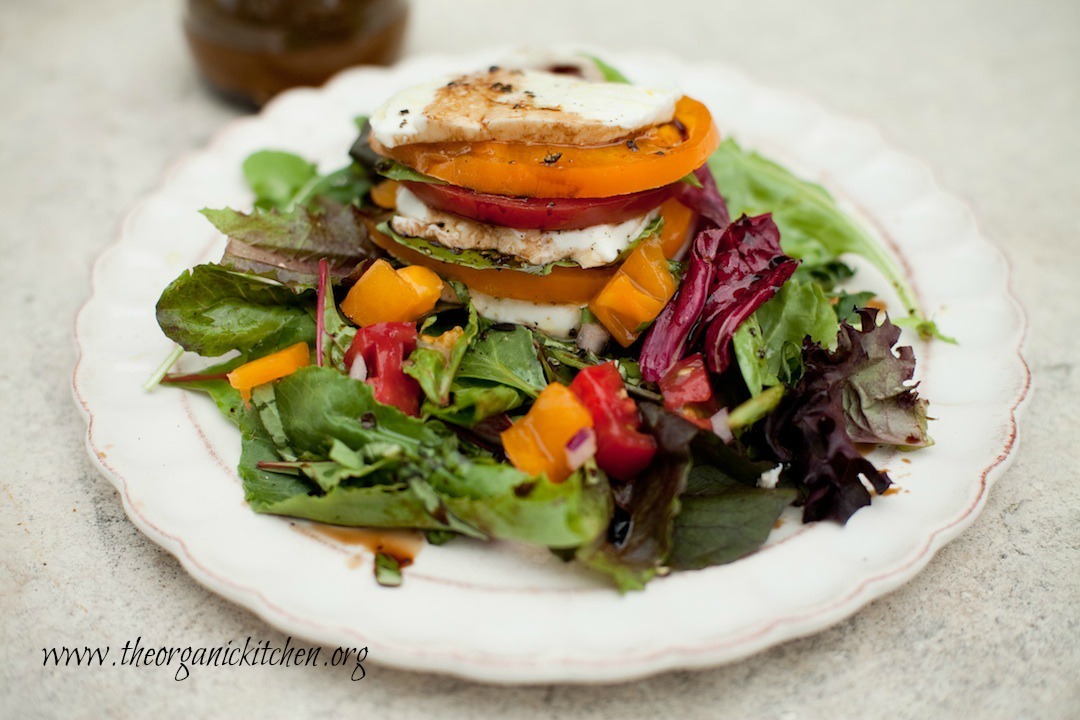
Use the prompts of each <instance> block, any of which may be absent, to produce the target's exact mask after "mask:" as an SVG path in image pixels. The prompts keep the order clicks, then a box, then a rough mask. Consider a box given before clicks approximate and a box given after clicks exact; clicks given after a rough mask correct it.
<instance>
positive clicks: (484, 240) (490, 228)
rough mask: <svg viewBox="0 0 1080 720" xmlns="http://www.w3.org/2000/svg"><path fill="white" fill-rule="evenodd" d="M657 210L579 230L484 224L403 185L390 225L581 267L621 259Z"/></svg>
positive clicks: (455, 243) (461, 244) (469, 246)
mask: <svg viewBox="0 0 1080 720" xmlns="http://www.w3.org/2000/svg"><path fill="white" fill-rule="evenodd" d="M659 214H660V210H659V208H656V209H654V210H652V211H650V212H648V213H645V214H644V215H639V216H637V217H634V218H630V219H629V220H626V221H624V222H621V223H611V224H603V225H593V226H591V227H587V228H581V229H580V230H519V229H517V228H510V227H503V226H502V225H488V224H487V223H481V222H477V221H475V220H469V219H467V218H463V217H461V216H459V215H454V214H452V213H448V212H444V211H442V210H438V209H436V208H433V207H431V206H430V205H428V204H427V203H425V202H424V201H423V200H421V199H420V198H418V197H417V196H416V195H415V194H414V193H412V192H411V191H409V189H408V188H406V187H405V186H404V185H402V186H401V187H399V188H398V191H397V210H396V214H395V215H394V217H393V218H391V220H390V227H391V228H393V230H394V232H396V233H397V234H398V235H405V236H408V237H418V238H423V239H425V240H430V241H432V242H437V243H439V244H440V245H445V246H446V247H449V248H456V249H458V250H494V251H496V252H498V253H501V254H502V255H506V256H508V257H512V258H515V259H517V260H520V261H521V262H524V263H527V264H529V265H547V264H548V263H553V262H558V261H560V260H570V261H572V262H574V263H576V264H578V265H580V266H581V267H583V268H590V267H599V266H601V265H610V264H611V263H613V262H615V261H616V260H618V259H619V256H620V255H622V253H623V252H624V251H626V250H627V249H628V248H629V247H630V246H631V245H632V244H633V242H634V241H635V240H637V239H638V238H639V237H641V234H642V233H643V232H644V231H645V230H646V229H647V228H648V227H649V224H650V223H652V221H653V220H655V219H656V217H657V215H659Z"/></svg>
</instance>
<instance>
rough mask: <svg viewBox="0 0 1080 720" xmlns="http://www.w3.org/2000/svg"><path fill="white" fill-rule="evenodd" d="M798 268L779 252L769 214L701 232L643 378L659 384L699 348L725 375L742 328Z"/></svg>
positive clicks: (656, 329) (650, 340) (649, 344)
mask: <svg viewBox="0 0 1080 720" xmlns="http://www.w3.org/2000/svg"><path fill="white" fill-rule="evenodd" d="M797 265H798V261H796V260H793V259H791V258H789V257H787V256H786V255H784V254H783V251H782V250H781V249H780V232H779V230H777V228H776V224H775V223H773V221H772V218H771V217H770V216H769V215H760V216H758V217H754V218H747V217H742V218H739V219H738V220H736V221H735V222H734V223H732V224H731V225H729V226H727V228H726V229H724V230H720V229H717V228H713V229H707V230H703V231H702V232H700V233H699V234H698V236H697V238H695V240H694V246H693V249H692V251H691V255H690V261H689V264H688V267H687V270H686V274H685V275H684V276H683V282H682V285H681V286H680V288H679V292H678V293H677V294H676V295H675V298H674V299H673V300H672V301H671V302H670V303H668V305H667V307H665V308H664V310H663V311H662V312H661V313H660V316H659V317H658V318H657V319H656V322H655V323H654V324H653V326H652V328H651V329H650V331H649V334H648V336H646V338H645V343H644V346H643V347H642V351H641V370H642V376H643V377H644V378H645V379H646V380H649V381H651V382H656V381H658V380H659V379H660V378H661V377H663V376H664V375H665V374H666V373H667V371H668V370H670V369H671V367H672V366H673V365H674V364H675V363H676V362H678V361H679V360H681V359H682V358H683V357H685V356H686V355H687V354H689V353H690V352H693V351H697V350H701V349H703V350H704V354H705V357H706V359H707V360H708V363H709V369H710V370H712V371H713V372H717V373H720V372H723V371H724V370H725V369H727V366H728V365H729V364H730V363H731V349H730V348H731V339H732V337H733V336H734V334H735V331H736V330H737V329H738V327H739V324H740V323H742V321H743V320H745V319H746V318H747V317H749V316H750V315H751V314H753V312H754V311H755V310H757V309H758V308H759V307H761V305H762V304H764V303H765V301H767V300H768V299H769V298H771V297H772V296H773V295H775V294H776V291H777V290H778V289H779V288H780V286H781V285H783V284H784V282H785V281H786V280H787V279H788V278H789V277H791V275H792V273H794V272H795V268H796V267H797Z"/></svg>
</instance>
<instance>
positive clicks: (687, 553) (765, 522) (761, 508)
mask: <svg viewBox="0 0 1080 720" xmlns="http://www.w3.org/2000/svg"><path fill="white" fill-rule="evenodd" d="M796 495H797V493H796V492H795V490H792V489H790V488H778V489H772V490H766V489H763V488H758V487H754V486H749V485H746V484H744V483H741V482H738V481H737V480H734V479H733V478H731V477H730V476H729V475H727V474H726V473H725V472H724V471H723V470H722V469H720V468H718V467H714V466H711V465H697V466H695V467H694V468H693V469H692V470H691V471H690V476H689V478H688V480H687V486H686V491H685V492H684V493H683V494H682V495H680V496H679V503H680V510H679V514H678V515H677V516H676V517H675V523H674V530H673V535H672V539H673V541H672V551H671V555H670V557H669V559H668V562H669V564H670V565H671V566H672V567H674V568H678V569H683V570H695V569H698V568H703V567H707V566H710V565H722V564H724V563H729V562H733V561H735V560H738V559H739V558H741V557H744V556H746V555H748V554H750V553H752V552H754V551H755V550H757V549H758V548H759V547H761V545H762V543H764V542H765V540H766V539H767V538H768V537H769V532H770V531H772V529H773V526H774V525H775V524H776V520H777V518H779V517H780V513H781V512H783V510H784V508H786V507H787V506H788V505H790V504H791V503H792V501H793V500H795V497H796Z"/></svg>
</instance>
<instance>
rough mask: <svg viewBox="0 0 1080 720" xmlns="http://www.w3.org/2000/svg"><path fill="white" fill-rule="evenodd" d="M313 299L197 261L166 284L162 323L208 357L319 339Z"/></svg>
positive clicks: (171, 336)
mask: <svg viewBox="0 0 1080 720" xmlns="http://www.w3.org/2000/svg"><path fill="white" fill-rule="evenodd" d="M308 305H309V302H308V300H307V299H306V298H304V297H301V296H299V295H297V294H295V293H293V292H292V291H291V290H289V289H288V288H286V287H283V286H281V285H279V284H277V283H275V282H272V281H268V280H265V279H263V278H261V277H258V276H254V275H247V274H243V273H237V272H232V271H230V270H228V269H226V268H223V267H221V266H218V265H197V266H196V267H195V268H193V269H192V270H190V271H188V272H185V273H183V274H181V275H180V277H178V278H177V279H176V280H173V282H172V283H171V284H170V285H169V286H168V287H167V288H165V291H164V292H163V293H162V294H161V298H160V299H159V300H158V303H157V321H158V325H160V326H161V329H162V331H163V332H164V333H165V335H166V336H168V337H169V339H171V340H173V341H174V342H176V343H179V344H180V345H181V346H183V348H184V349H185V350H190V351H192V352H196V353H199V354H200V355H205V356H207V357H214V356H217V355H224V354H225V353H227V352H229V351H230V350H239V351H240V352H241V353H247V352H250V351H251V350H253V349H254V348H257V347H271V346H274V345H275V344H278V345H280V343H281V342H282V341H283V340H284V339H285V338H288V339H290V340H292V341H293V342H301V341H302V342H308V343H311V342H314V339H315V321H314V319H313V318H312V316H311V313H310V312H309V310H308Z"/></svg>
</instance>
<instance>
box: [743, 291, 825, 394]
mask: <svg viewBox="0 0 1080 720" xmlns="http://www.w3.org/2000/svg"><path fill="white" fill-rule="evenodd" d="M839 331H840V325H839V323H838V322H837V319H836V313H834V312H833V309H832V306H831V305H829V301H828V299H827V298H826V297H825V293H823V292H822V290H821V286H820V285H818V284H817V283H813V282H806V283H801V282H798V281H796V280H794V279H792V280H789V281H788V282H786V283H784V285H783V286H781V288H780V290H779V291H777V293H776V295H774V296H773V297H772V298H770V299H769V300H768V301H766V302H765V304H764V305H762V306H761V307H760V308H758V309H757V311H755V312H754V314H753V315H751V316H750V317H749V318H748V319H747V320H746V321H744V322H743V323H742V325H740V326H739V329H738V330H737V331H736V332H735V337H734V343H735V345H734V347H735V358H736V360H737V361H738V364H739V371H740V372H741V373H742V376H743V380H744V381H745V382H746V387H747V388H748V389H749V390H750V394H751V395H757V394H759V393H760V392H761V391H762V390H763V389H764V388H766V387H771V386H773V385H779V384H781V382H783V383H784V384H786V385H790V384H791V382H792V381H793V380H794V379H795V378H797V377H798V376H799V374H801V372H802V345H803V339H804V338H806V337H809V338H810V339H811V340H812V341H813V342H816V343H820V344H822V345H826V346H830V347H831V346H834V345H835V344H836V334H837V333H838V332H839Z"/></svg>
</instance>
